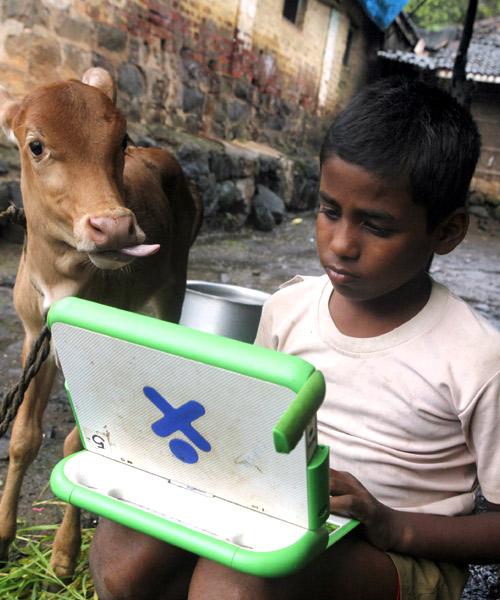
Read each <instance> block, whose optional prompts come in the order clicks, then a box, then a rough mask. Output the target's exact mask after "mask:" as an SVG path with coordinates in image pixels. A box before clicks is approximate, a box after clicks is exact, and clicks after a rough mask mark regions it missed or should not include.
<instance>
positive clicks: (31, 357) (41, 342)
mask: <svg viewBox="0 0 500 600" xmlns="http://www.w3.org/2000/svg"><path fill="white" fill-rule="evenodd" d="M50 338H51V333H50V329H49V328H48V326H47V325H44V326H43V327H42V331H41V332H40V335H39V336H38V338H37V339H36V340H35V342H34V344H33V346H32V347H31V350H30V353H29V354H28V357H27V358H26V363H25V365H24V369H23V372H22V373H21V378H20V379H19V381H18V382H17V383H16V384H15V385H14V386H13V387H12V388H11V389H10V390H9V391H8V392H7V393H6V394H5V398H4V399H3V401H2V404H1V406H0V438H1V437H3V435H4V434H5V432H6V431H7V429H8V428H9V425H10V423H11V422H12V421H13V420H14V418H15V416H16V415H17V411H18V410H19V407H20V406H21V404H22V401H23V399H24V394H25V393H26V390H27V389H28V386H29V384H30V383H31V380H32V379H33V377H35V375H36V374H37V373H38V371H39V370H40V368H41V366H42V364H43V363H44V361H45V359H46V358H47V356H48V355H49V353H50Z"/></svg>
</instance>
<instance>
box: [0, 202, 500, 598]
mask: <svg viewBox="0 0 500 600" xmlns="http://www.w3.org/2000/svg"><path fill="white" fill-rule="evenodd" d="M297 217H298V218H294V216H288V217H287V219H286V221H285V222H284V223H282V224H281V225H280V226H279V227H276V228H275V229H274V230H273V231H272V232H270V233H262V232H256V231H254V230H251V229H244V230H243V231H240V232H237V233H223V232H202V234H201V235H200V236H199V237H198V240H197V241H196V243H195V245H194V247H193V249H192V252H191V257H190V268H189V278H190V279H200V280H204V281H213V282H223V283H232V284H236V285H241V286H245V287H251V288H255V289H260V290H264V291H267V292H272V291H274V290H275V289H276V288H277V286H278V285H279V284H280V283H281V282H283V281H285V280H287V279H289V278H291V277H292V276H293V275H295V274H296V273H302V274H321V268H320V267H319V265H318V263H317V260H316V253H315V237H314V236H315V233H314V215H313V214H301V215H298V216H297ZM20 250H21V246H20V245H19V244H14V243H11V242H7V241H5V240H2V239H1V238H0V397H3V395H4V393H5V390H7V389H8V388H9V387H10V385H12V384H13V383H15V382H16V380H17V378H18V377H19V374H20V364H19V355H20V350H21V339H22V328H21V325H20V323H19V321H18V319H17V316H16V313H15V310H14V307H13V305H12V286H13V285H14V280H15V273H16V268H17V262H18V258H19V254H20ZM432 273H433V276H434V277H435V278H436V279H437V280H439V281H442V282H444V283H445V284H447V285H448V286H449V287H450V288H451V289H452V290H453V291H454V292H455V293H457V294H458V295H459V296H461V297H463V298H464V299H465V300H466V301H467V302H469V303H470V304H471V305H473V306H474V307H475V308H476V309H477V310H479V311H480V312H481V313H482V314H484V316H485V317H486V318H487V319H489V320H491V321H492V322H493V323H495V324H496V326H497V327H498V328H500V277H499V273H500V223H499V222H498V221H489V222H488V223H486V224H484V223H482V224H481V227H479V226H478V223H477V222H474V223H472V226H471V229H470V232H469V234H468V236H467V238H466V240H465V241H464V242H463V243H462V245H461V246H460V247H459V248H458V249H457V250H456V251H455V252H454V253H452V254H451V255H449V256H446V257H436V259H435V262H434V264H433V267H432ZM71 427H72V416H71V413H70V410H69V407H68V404H67V401H66V399H65V396H64V393H63V391H62V381H61V379H60V378H59V380H58V382H57V386H56V388H55V390H54V392H53V394H52V397H51V401H50V402H49V407H48V409H47V413H46V416H45V420H44V441H43V445H42V449H41V451H40V454H39V456H38V458H37V459H36V461H35V462H34V464H33V465H32V466H31V468H30V469H29V471H28V474H27V477H26V480H25V484H24V486H23V491H22V497H21V504H20V513H19V516H20V518H21V519H23V520H24V521H25V522H26V523H27V524H42V523H54V522H55V521H57V520H58V519H60V516H61V507H60V506H59V504H58V503H57V504H54V503H53V502H51V499H52V495H51V493H50V490H49V489H48V484H47V482H48V479H49V474H50V471H51V468H52V467H53V465H54V464H55V462H57V460H58V459H59V458H60V456H61V448H62V441H63V439H64V437H65V435H66V434H67V433H68V432H69V430H70V429H71ZM7 444H8V439H7V438H4V439H1V440H0V487H1V486H3V481H4V478H5V473H6V468H7V464H8V452H7ZM87 521H88V522H90V521H91V517H90V516H87ZM490 597H491V596H490Z"/></svg>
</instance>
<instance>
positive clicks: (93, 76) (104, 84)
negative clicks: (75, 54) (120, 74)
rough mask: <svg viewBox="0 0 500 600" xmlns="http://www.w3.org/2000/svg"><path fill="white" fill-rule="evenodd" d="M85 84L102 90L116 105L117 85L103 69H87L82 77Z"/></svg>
mask: <svg viewBox="0 0 500 600" xmlns="http://www.w3.org/2000/svg"><path fill="white" fill-rule="evenodd" d="M82 81H83V83H86V84H87V85H92V86H94V87H96V88H98V89H100V90H101V92H103V93H104V94H106V96H108V98H109V99H110V100H111V102H113V104H115V102H116V85H115V82H114V81H113V78H112V77H111V75H110V74H109V73H108V72H107V71H106V70H105V69H101V67H92V68H91V69H87V71H85V73H84V74H83V77H82Z"/></svg>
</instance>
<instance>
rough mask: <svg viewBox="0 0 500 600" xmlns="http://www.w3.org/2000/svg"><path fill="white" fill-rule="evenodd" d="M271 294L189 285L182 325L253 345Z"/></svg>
mask: <svg viewBox="0 0 500 600" xmlns="http://www.w3.org/2000/svg"><path fill="white" fill-rule="evenodd" d="M268 297H269V294H266V293H265V292H260V291H258V290H252V289H250V288H244V287H240V286H238V285H229V284H225V283H211V282H208V281H193V280H190V281H188V282H187V287H186V296H185V298H184V304H183V306H182V314H181V320H180V324H181V325H185V326H186V327H192V328H194V329H200V330H201V331H207V332H209V333H216V334H217V335H223V336H225V337H230V338H234V339H236V340H241V341H243V342H250V343H253V341H254V339H255V334H256V332H257V326H258V324H259V320H260V314H261V312H262V305H263V304H264V302H265V301H266V299H267V298H268Z"/></svg>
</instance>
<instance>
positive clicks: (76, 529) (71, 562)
mask: <svg viewBox="0 0 500 600" xmlns="http://www.w3.org/2000/svg"><path fill="white" fill-rule="evenodd" d="M81 448H82V444H81V441H80V435H79V433H78V429H77V428H76V427H75V428H74V429H73V430H72V431H71V432H70V433H69V434H68V435H67V437H66V439H65V440H64V456H69V455H70V454H74V453H75V452H78V450H81ZM81 543H82V534H81V526H80V509H79V508H77V507H76V506H72V505H71V504H67V505H66V509H65V511H64V518H63V520H62V523H61V525H60V527H59V529H58V530H57V534H56V537H55V539H54V543H53V545H52V557H51V560H50V565H51V567H52V569H53V570H54V573H55V574H56V575H57V576H58V577H59V578H61V579H66V578H69V577H72V576H73V573H74V572H75V568H76V563H77V560H78V556H79V555H80V547H81Z"/></svg>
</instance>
